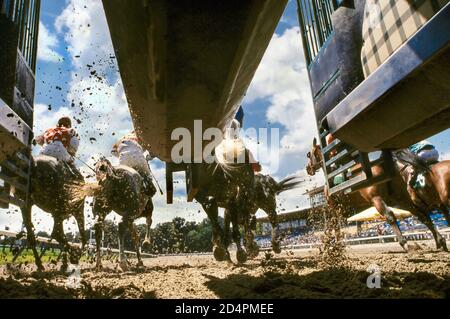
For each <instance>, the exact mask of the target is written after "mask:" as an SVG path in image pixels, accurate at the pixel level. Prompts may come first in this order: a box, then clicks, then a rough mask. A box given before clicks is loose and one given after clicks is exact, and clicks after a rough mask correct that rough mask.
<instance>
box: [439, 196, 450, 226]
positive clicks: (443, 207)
mask: <svg viewBox="0 0 450 319" xmlns="http://www.w3.org/2000/svg"><path fill="white" fill-rule="evenodd" d="M449 209H450V200H449V201H448V203H447V205H441V208H440V211H441V212H442V215H444V218H445V221H446V222H447V226H448V227H450V212H449Z"/></svg>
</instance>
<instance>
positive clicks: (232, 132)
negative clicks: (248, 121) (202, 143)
mask: <svg viewBox="0 0 450 319" xmlns="http://www.w3.org/2000/svg"><path fill="white" fill-rule="evenodd" d="M243 122H244V110H243V109H242V106H240V107H239V110H238V112H237V113H236V116H235V118H234V119H233V121H231V125H230V128H229V129H228V130H227V131H226V133H225V139H233V140H238V139H239V140H240V139H241V138H240V137H239V132H240V129H241V127H242V124H243ZM242 144H243V143H242ZM247 151H248V156H249V162H250V163H251V165H252V168H253V171H254V172H255V173H258V172H261V170H262V168H261V164H260V163H259V162H258V161H256V159H255V158H254V156H253V154H252V152H251V151H250V150H249V149H247Z"/></svg>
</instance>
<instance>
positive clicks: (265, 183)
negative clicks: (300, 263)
mask: <svg viewBox="0 0 450 319" xmlns="http://www.w3.org/2000/svg"><path fill="white" fill-rule="evenodd" d="M300 183H301V181H299V180H298V177H297V176H291V177H287V178H285V179H283V180H282V181H280V182H277V181H275V179H273V178H272V177H271V176H269V175H263V174H256V175H255V182H254V189H253V192H254V201H246V200H245V198H241V197H239V196H238V198H237V202H238V203H239V204H238V205H237V207H241V211H240V212H239V214H240V218H239V220H240V224H241V225H242V226H244V233H245V237H244V242H245V247H246V250H247V252H248V253H250V256H251V257H254V256H256V255H257V254H258V250H259V249H258V246H257V245H256V243H255V242H254V234H253V230H255V229H256V212H257V211H258V209H262V210H263V211H264V212H265V213H266V214H267V215H268V218H269V222H270V224H271V225H272V230H271V233H272V234H271V235H272V250H273V251H274V252H275V253H276V254H279V253H281V248H280V242H279V236H278V231H277V230H278V227H277V225H278V221H277V211H276V208H277V199H276V196H277V195H279V194H281V193H283V192H285V191H288V190H290V189H294V188H296V187H298V185H299V184H300ZM230 219H231V217H228V218H227V211H226V214H225V227H226V228H225V229H226V233H227V232H228V229H229V221H230ZM235 220H236V218H235ZM231 222H233V220H231ZM235 223H236V222H233V231H235V230H236V231H237V229H238V226H237V225H235ZM233 239H234V240H235V241H236V239H235V238H233Z"/></svg>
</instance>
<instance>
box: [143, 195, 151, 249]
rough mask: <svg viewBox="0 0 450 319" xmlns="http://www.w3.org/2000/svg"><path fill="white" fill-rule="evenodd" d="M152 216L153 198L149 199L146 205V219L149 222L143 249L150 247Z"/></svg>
mask: <svg viewBox="0 0 450 319" xmlns="http://www.w3.org/2000/svg"><path fill="white" fill-rule="evenodd" d="M152 216H153V202H152V200H151V199H149V200H148V202H147V205H146V206H145V219H146V223H147V229H146V232H145V239H144V242H143V243H142V248H143V249H148V248H150V244H151V241H150V230H151V227H152Z"/></svg>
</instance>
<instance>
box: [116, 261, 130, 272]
mask: <svg viewBox="0 0 450 319" xmlns="http://www.w3.org/2000/svg"><path fill="white" fill-rule="evenodd" d="M118 268H119V270H120V271H127V270H128V263H127V261H126V260H125V261H121V262H120V263H119V267H118Z"/></svg>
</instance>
